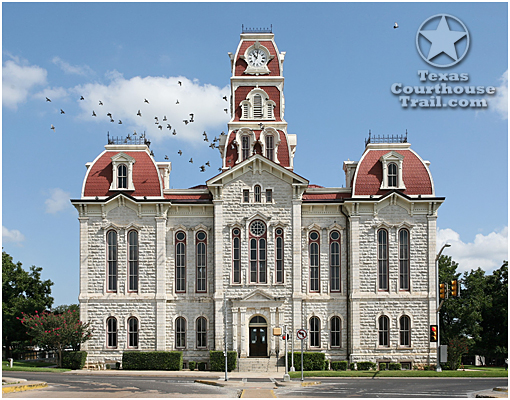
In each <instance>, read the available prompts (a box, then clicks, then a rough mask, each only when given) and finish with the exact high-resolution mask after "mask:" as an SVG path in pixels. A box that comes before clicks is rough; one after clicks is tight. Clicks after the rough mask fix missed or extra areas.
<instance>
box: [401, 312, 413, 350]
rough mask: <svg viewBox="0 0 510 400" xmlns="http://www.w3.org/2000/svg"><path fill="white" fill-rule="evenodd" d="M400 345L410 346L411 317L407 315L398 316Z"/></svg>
mask: <svg viewBox="0 0 510 400" xmlns="http://www.w3.org/2000/svg"><path fill="white" fill-rule="evenodd" d="M399 325H400V345H401V346H407V347H408V346H411V319H410V318H409V317H408V316H407V315H403V316H402V317H400V321H399Z"/></svg>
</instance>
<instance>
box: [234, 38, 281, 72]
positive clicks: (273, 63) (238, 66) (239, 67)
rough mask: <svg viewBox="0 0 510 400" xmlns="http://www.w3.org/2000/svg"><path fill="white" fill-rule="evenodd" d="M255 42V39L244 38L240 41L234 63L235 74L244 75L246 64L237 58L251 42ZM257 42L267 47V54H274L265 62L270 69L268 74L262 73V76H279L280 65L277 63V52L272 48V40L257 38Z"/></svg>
mask: <svg viewBox="0 0 510 400" xmlns="http://www.w3.org/2000/svg"><path fill="white" fill-rule="evenodd" d="M254 43H255V40H244V41H243V42H242V43H241V47H240V48H239V52H238V53H237V59H236V63H235V72H234V75H235V76H242V75H244V71H245V70H246V67H247V66H248V64H247V63H246V61H245V60H243V59H241V58H239V56H240V55H244V52H245V51H246V49H247V48H248V47H250V46H251V45H252V44H254ZM259 43H260V44H261V45H262V46H264V47H265V48H267V49H268V50H269V54H270V55H272V56H274V57H273V58H272V59H271V60H269V63H268V64H267V67H268V68H269V70H270V71H271V72H270V73H269V74H266V75H263V76H268V75H269V76H280V66H279V64H278V54H276V49H275V48H274V45H273V42H272V41H270V40H259Z"/></svg>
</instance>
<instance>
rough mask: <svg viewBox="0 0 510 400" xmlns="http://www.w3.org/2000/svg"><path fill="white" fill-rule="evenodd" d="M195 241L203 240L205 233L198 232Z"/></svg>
mask: <svg viewBox="0 0 510 400" xmlns="http://www.w3.org/2000/svg"><path fill="white" fill-rule="evenodd" d="M197 239H198V240H205V232H204V231H200V232H198V233H197Z"/></svg>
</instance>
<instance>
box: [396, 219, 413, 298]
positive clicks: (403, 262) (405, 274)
mask: <svg viewBox="0 0 510 400" xmlns="http://www.w3.org/2000/svg"><path fill="white" fill-rule="evenodd" d="M398 259H399V260H398V261H399V264H400V265H399V266H400V277H399V281H400V290H409V289H410V288H409V286H410V285H409V231H408V230H407V229H401V230H400V231H399V233H398Z"/></svg>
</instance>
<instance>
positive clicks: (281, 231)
mask: <svg viewBox="0 0 510 400" xmlns="http://www.w3.org/2000/svg"><path fill="white" fill-rule="evenodd" d="M276 234H277V235H278V236H281V235H283V229H280V228H278V229H277V230H276Z"/></svg>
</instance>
